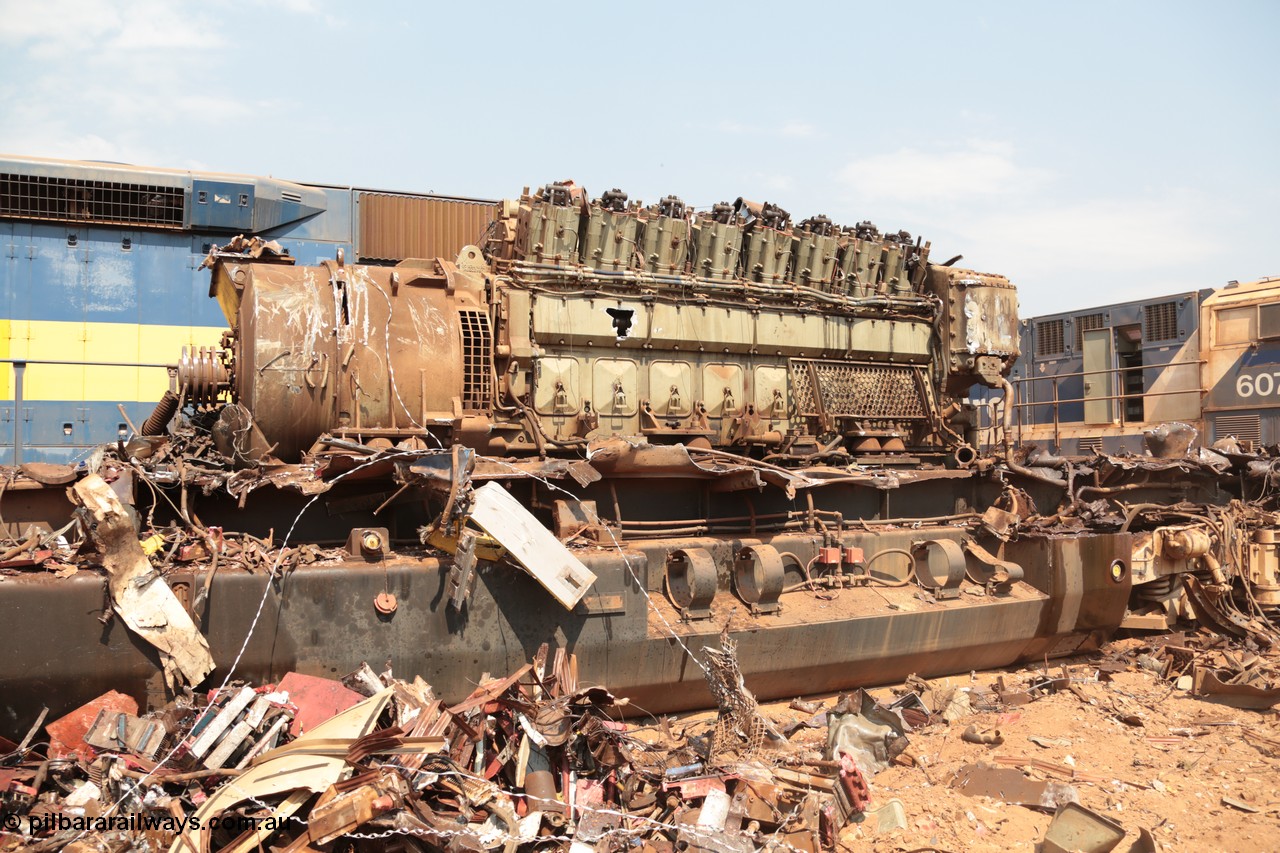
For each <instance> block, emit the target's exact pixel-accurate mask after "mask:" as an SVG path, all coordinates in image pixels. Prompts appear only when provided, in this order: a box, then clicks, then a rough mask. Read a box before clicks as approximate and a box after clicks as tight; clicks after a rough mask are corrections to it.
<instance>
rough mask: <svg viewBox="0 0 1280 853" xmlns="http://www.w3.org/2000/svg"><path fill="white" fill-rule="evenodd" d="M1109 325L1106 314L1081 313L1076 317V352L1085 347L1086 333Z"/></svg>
mask: <svg viewBox="0 0 1280 853" xmlns="http://www.w3.org/2000/svg"><path fill="white" fill-rule="evenodd" d="M1106 327H1107V315H1106V314H1081V315H1080V316H1079V317H1077V318H1076V352H1080V350H1082V349H1084V333H1085V332H1093V331H1097V330H1098V329H1105V328H1106Z"/></svg>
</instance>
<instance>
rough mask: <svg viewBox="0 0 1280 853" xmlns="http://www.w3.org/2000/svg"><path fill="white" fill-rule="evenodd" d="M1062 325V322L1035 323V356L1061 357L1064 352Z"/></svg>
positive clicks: (1045, 321) (1046, 321) (1043, 321)
mask: <svg viewBox="0 0 1280 853" xmlns="http://www.w3.org/2000/svg"><path fill="white" fill-rule="evenodd" d="M1062 325H1063V321H1062V320H1042V321H1040V322H1039V323H1036V355H1061V354H1062V353H1063V352H1064V351H1065V347H1064V346H1063V335H1062Z"/></svg>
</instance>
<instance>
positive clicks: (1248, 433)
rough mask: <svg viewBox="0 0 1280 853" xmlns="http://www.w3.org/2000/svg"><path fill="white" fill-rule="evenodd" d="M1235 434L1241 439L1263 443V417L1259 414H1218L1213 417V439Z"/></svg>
mask: <svg viewBox="0 0 1280 853" xmlns="http://www.w3.org/2000/svg"><path fill="white" fill-rule="evenodd" d="M1229 435H1234V436H1235V437H1236V438H1238V439H1239V440H1240V441H1248V442H1252V443H1253V444H1254V445H1255V446H1256V445H1259V444H1262V418H1261V417H1260V416H1258V415H1218V416H1217V417H1215V418H1214V419H1213V440H1214V441H1217V440H1218V439H1220V438H1226V437H1227V436H1229Z"/></svg>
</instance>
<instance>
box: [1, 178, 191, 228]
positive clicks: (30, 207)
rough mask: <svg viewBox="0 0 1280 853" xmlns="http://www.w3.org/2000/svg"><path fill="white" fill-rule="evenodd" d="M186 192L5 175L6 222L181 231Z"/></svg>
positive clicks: (3, 207) (108, 183)
mask: <svg viewBox="0 0 1280 853" xmlns="http://www.w3.org/2000/svg"><path fill="white" fill-rule="evenodd" d="M185 205H186V194H185V192H184V191H183V189H182V187H156V186H148V185H145V184H122V183H115V182H113V181H89V180H83V179H79V178H51V177H46V176H44V175H15V174H10V173H7V172H5V173H0V216H4V217H10V218H15V219H52V220H56V221H58V222H98V223H115V224H127V225H145V226H148V227H151V228H181V227H182V219H183V214H184V212H185V210H184V208H185Z"/></svg>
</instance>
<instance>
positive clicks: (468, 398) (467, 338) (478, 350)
mask: <svg viewBox="0 0 1280 853" xmlns="http://www.w3.org/2000/svg"><path fill="white" fill-rule="evenodd" d="M458 314H459V316H460V318H461V325H462V407H463V408H464V409H468V410H471V411H479V410H484V411H487V410H488V408H489V401H490V399H491V397H492V386H491V385H490V382H491V374H490V364H491V363H492V360H493V332H492V331H491V330H490V328H489V315H488V314H486V313H485V312H483V311H459V312H458Z"/></svg>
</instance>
